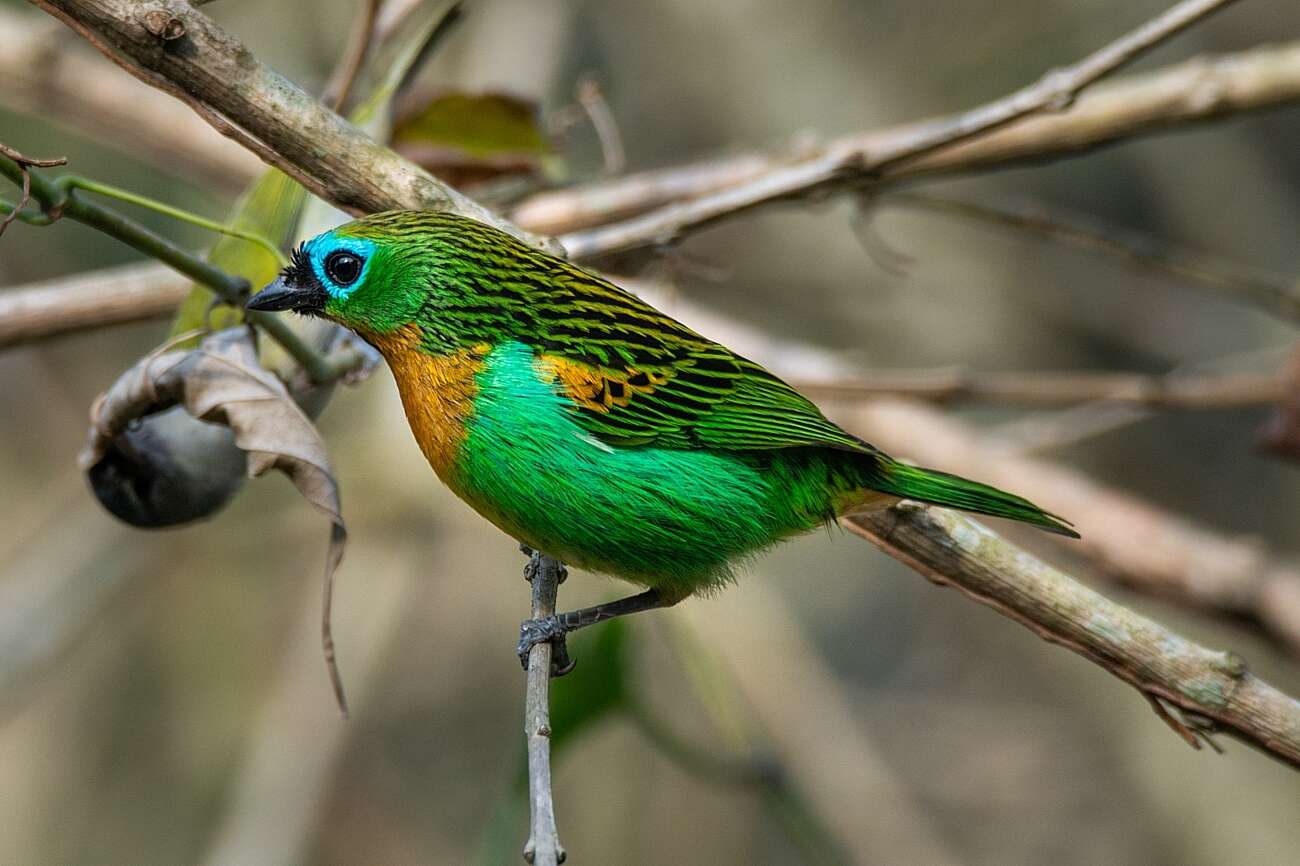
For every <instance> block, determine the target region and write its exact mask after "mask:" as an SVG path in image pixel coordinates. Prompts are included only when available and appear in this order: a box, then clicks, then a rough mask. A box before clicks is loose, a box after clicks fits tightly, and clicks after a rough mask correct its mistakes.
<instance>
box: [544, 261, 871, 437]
mask: <svg viewBox="0 0 1300 866" xmlns="http://www.w3.org/2000/svg"><path fill="white" fill-rule="evenodd" d="M557 271H558V273H557V272H552V273H551V274H549V275H548V276H549V279H548V280H547V281H546V285H547V286H548V291H547V292H546V295H547V297H546V298H545V299H544V300H542V299H535V300H534V303H533V304H532V312H533V313H534V314H535V316H536V319H535V322H536V332H535V335H534V337H533V338H532V340H531V342H532V343H533V345H534V346H535V347H536V348H537V350H538V354H539V355H540V357H541V359H542V361H543V366H544V368H545V369H549V370H550V371H551V373H552V375H554V376H555V379H556V380H557V382H558V383H559V384H560V387H561V391H562V393H564V394H565V395H566V396H568V397H569V398H570V399H571V400H572V401H573V406H574V411H575V414H576V416H577V418H578V420H579V423H581V424H582V425H583V426H584V427H586V428H587V429H588V430H589V431H591V432H592V433H593V434H594V435H596V436H597V437H599V438H601V439H603V440H605V441H608V442H611V443H615V444H621V445H638V444H654V445H658V446H661V447H666V448H691V447H699V446H704V447H711V448H724V449H728V450H734V451H749V450H767V449H772V448H789V447H794V446H801V445H803V446H807V445H813V446H817V445H820V446H828V447H833V448H840V449H845V450H850V451H860V452H864V453H875V449H873V448H871V446H869V445H867V444H866V443H864V442H862V441H861V440H859V439H857V438H855V437H853V436H851V435H849V434H848V433H845V432H844V431H843V430H841V429H840V428H839V427H837V426H836V425H835V424H833V423H831V422H830V421H829V420H827V419H826V417H825V416H823V415H822V413H821V412H820V411H819V410H818V409H817V407H816V406H814V405H813V404H812V403H811V402H809V401H808V400H807V399H806V398H804V397H803V396H802V395H800V394H799V393H797V392H796V391H795V390H794V389H793V388H791V387H790V386H789V385H787V384H786V383H785V382H782V381H781V380H780V379H778V378H777V377H776V376H773V375H772V374H771V373H769V372H768V371H767V370H765V369H763V368H762V367H761V366H759V365H758V364H756V363H754V362H753V361H750V360H748V359H746V358H742V357H740V356H739V355H737V354H735V353H734V352H732V351H731V350H730V349H728V348H726V347H725V346H722V345H720V344H718V343H715V342H713V341H712V340H709V339H706V338H705V337H702V336H700V335H699V334H697V333H695V332H694V331H692V330H691V329H689V328H687V327H686V326H685V325H683V324H681V323H680V322H678V321H676V320H675V319H672V318H671V317H669V316H667V315H665V314H663V313H661V312H659V311H658V310H656V309H655V308H654V307H651V306H650V305H649V304H647V303H645V302H644V301H642V300H640V299H639V298H637V297H635V296H633V295H631V294H629V293H627V292H625V291H623V290H622V289H620V288H618V287H617V286H614V285H613V284H611V283H608V282H606V281H604V280H601V279H599V278H598V277H595V276H593V275H591V274H588V273H586V272H584V271H581V270H579V269H577V268H574V267H572V266H569V265H567V264H563V263H560V266H558V267H557Z"/></svg>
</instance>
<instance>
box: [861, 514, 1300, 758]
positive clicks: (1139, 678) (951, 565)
mask: <svg viewBox="0 0 1300 866" xmlns="http://www.w3.org/2000/svg"><path fill="white" fill-rule="evenodd" d="M840 523H841V525H842V526H844V528H845V529H847V530H849V531H850V532H852V533H854V534H855V535H860V536H862V537H863V538H865V539H867V540H868V541H870V542H871V543H872V544H875V545H876V546H877V547H879V548H880V549H881V550H883V551H885V552H886V553H888V554H889V555H890V556H892V557H894V558H895V559H897V560H898V561H900V562H902V563H903V564H905V565H907V566H908V567H910V568H912V569H915V570H916V571H919V572H920V573H921V574H923V575H925V576H926V577H927V578H929V579H930V580H931V581H933V582H934V583H937V584H939V585H940V586H952V587H955V588H956V589H958V590H960V591H961V592H962V593H963V594H964V595H966V596H967V597H968V598H971V599H973V600H974V601H977V602H979V603H980V604H983V605H987V606H988V607H991V608H993V609H994V610H996V611H997V612H998V613H1000V614H1002V615H1003V616H1006V617H1008V618H1010V619H1013V620H1015V621H1017V622H1019V623H1020V624H1021V625H1023V626H1025V627H1026V628H1028V629H1029V630H1030V631H1032V632H1034V634H1036V635H1038V636H1039V637H1041V638H1043V639H1044V640H1046V641H1050V642H1051V643H1054V644H1057V645H1059V646H1063V647H1066V648H1067V649H1070V650H1072V651H1074V652H1076V653H1078V654H1079V655H1081V656H1083V657H1084V658H1086V659H1088V660H1089V661H1091V662H1093V663H1095V664H1097V665H1100V666H1101V667H1103V668H1105V669H1106V670H1107V671H1109V672H1110V673H1112V674H1114V675H1115V676H1116V677H1118V678H1119V679H1121V680H1123V681H1124V682H1127V683H1129V684H1130V685H1132V686H1133V687H1134V688H1136V689H1137V690H1138V691H1139V692H1141V693H1142V694H1143V695H1144V696H1145V697H1148V698H1150V699H1152V700H1153V701H1155V700H1159V701H1163V702H1164V703H1165V704H1168V705H1170V706H1173V707H1177V708H1178V709H1179V710H1181V711H1182V713H1183V714H1184V718H1183V719H1174V718H1173V717H1172V716H1170V715H1169V714H1168V713H1167V712H1166V711H1164V708H1163V707H1162V708H1161V712H1160V715H1161V718H1162V719H1164V720H1165V721H1166V722H1167V723H1170V725H1171V727H1174V729H1175V730H1176V731H1178V732H1179V733H1180V734H1181V735H1183V736H1184V738H1185V739H1187V738H1189V737H1190V739H1189V742H1190V743H1191V744H1192V745H1193V746H1197V745H1198V743H1197V737H1196V735H1197V733H1212V732H1214V731H1219V730H1221V731H1223V732H1224V733H1227V734H1230V735H1231V736H1233V737H1236V738H1237V739H1239V740H1241V741H1243V742H1245V743H1249V744H1250V745H1252V746H1254V747H1255V748H1257V749H1259V750H1260V751H1262V752H1264V753H1265V754H1267V755H1270V756H1272V757H1274V758H1276V759H1278V760H1279V761H1282V762H1283V763H1286V764H1289V765H1290V766H1292V767H1295V768H1297V769H1300V702H1298V701H1296V700H1294V699H1293V698H1290V697H1287V696H1286V695H1284V694H1282V693H1281V692H1279V691H1278V690H1277V689H1275V688H1273V687H1272V686H1270V685H1269V684H1268V683H1266V682H1264V681H1263V680H1260V679H1259V678H1257V677H1255V676H1254V675H1252V674H1251V673H1250V672H1249V671H1247V670H1246V663H1245V662H1244V661H1243V660H1242V659H1241V658H1240V657H1239V656H1237V655H1235V654H1233V653H1230V652H1216V651H1214V650H1209V649H1206V648H1205V647H1202V646H1200V645H1198V644H1195V643H1193V642H1191V641H1189V640H1187V639H1185V638H1183V637H1181V636H1179V635H1177V634H1174V633H1173V632H1171V631H1169V630H1168V629H1166V628H1164V627H1163V626H1161V625H1160V624H1158V623H1156V622H1154V621H1153V620H1150V619H1147V618H1146V617H1144V616H1141V615H1139V614H1137V613H1134V612H1133V611H1131V610H1128V609H1127V608H1124V607H1121V606H1120V605H1118V604H1115V603H1114V602H1112V601H1110V600H1109V599H1107V598H1105V597H1103V596H1101V595H1099V594H1098V593H1096V592H1094V591H1092V590H1091V589H1088V588H1087V587H1086V586H1084V585H1083V584H1081V583H1078V582H1077V581H1075V580H1072V579H1071V578H1069V577H1067V576H1066V575H1065V574H1063V573H1061V572H1059V571H1057V570H1056V569H1054V568H1052V567H1051V566H1049V565H1047V564H1045V563H1043V562H1041V561H1039V560H1037V559H1035V558H1034V557H1032V556H1030V555H1029V554H1027V553H1026V552H1025V551H1023V550H1021V549H1020V548H1018V547H1015V546H1014V545H1012V544H1009V543H1007V542H1006V541H1004V540H1002V539H1001V538H1000V537H998V536H997V535H995V534H994V533H993V532H991V531H990V530H988V529H986V528H985V527H983V526H981V525H980V524H978V523H976V522H975V521H973V520H971V519H970V518H968V517H964V516H962V515H960V514H956V513H955V512H951V511H944V510H941V509H926V508H921V507H916V506H910V507H909V506H899V507H895V508H891V509H889V510H887V511H882V512H875V513H872V514H861V515H854V516H852V517H846V518H843V519H842V520H841V521H840ZM1201 720H1209V721H1210V722H1211V725H1209V726H1207V725H1206V724H1205V722H1203V721H1201Z"/></svg>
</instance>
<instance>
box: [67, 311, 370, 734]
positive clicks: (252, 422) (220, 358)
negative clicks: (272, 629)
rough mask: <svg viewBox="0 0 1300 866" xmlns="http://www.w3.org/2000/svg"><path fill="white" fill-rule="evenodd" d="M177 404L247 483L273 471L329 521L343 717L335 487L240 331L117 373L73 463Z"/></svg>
mask: <svg viewBox="0 0 1300 866" xmlns="http://www.w3.org/2000/svg"><path fill="white" fill-rule="evenodd" d="M177 404H179V405H182V406H184V407H185V410H186V411H187V412H188V413H189V414H190V415H192V416H193V417H195V418H197V419H199V420H200V421H206V422H208V423H211V424H218V425H221V426H224V427H228V428H230V430H231V431H232V432H233V433H234V436H235V444H236V445H237V446H238V447H239V448H240V449H241V450H242V451H244V452H246V453H247V454H248V474H249V476H250V477H257V476H259V475H262V474H263V473H265V472H267V471H269V470H271V469H278V470H279V471H281V472H283V473H284V474H285V475H287V476H288V477H289V479H290V481H292V482H293V485H294V486H295V487H296V488H298V492H299V493H301V494H302V496H303V498H305V499H306V500H307V501H308V502H310V503H311V504H312V505H313V506H315V507H316V508H317V509H318V510H320V511H321V512H323V513H324V514H325V515H326V516H327V517H329V519H330V523H331V529H330V542H329V551H328V554H327V556H326V563H325V589H324V611H323V619H322V623H321V638H322V644H323V646H324V650H325V659H326V663H327V664H328V665H329V670H330V678H331V681H332V684H333V686H334V692H335V697H336V698H337V699H338V702H339V709H340V710H341V711H343V712H344V714H346V713H347V704H346V701H345V700H344V696H343V687H342V682H341V681H340V678H339V674H338V669H337V667H336V666H335V663H334V645H333V640H332V639H331V636H330V596H331V592H332V588H333V582H334V572H335V570H336V569H337V568H338V564H339V562H340V561H341V560H342V558H343V548H344V544H345V543H346V541H347V529H346V527H345V526H344V523H343V514H342V510H341V507H340V504H339V489H338V482H337V481H336V480H335V477H334V470H333V467H332V466H331V465H330V461H329V455H328V454H327V452H326V450H325V443H324V442H323V441H322V440H321V437H320V434H319V432H317V430H316V427H315V425H314V424H312V422H311V419H310V418H308V417H307V415H306V414H305V413H304V412H303V410H302V409H300V408H299V407H298V404H297V403H295V402H294V400H293V397H292V396H291V395H290V394H289V391H288V389H286V387H285V385H284V383H283V382H281V381H280V379H279V378H277V377H276V376H275V374H274V373H271V372H270V371H268V370H266V369H265V368H263V367H261V366H260V365H259V364H258V360H257V348H256V346H255V345H254V343H253V338H252V335H251V334H250V332H249V330H248V329H247V328H243V327H240V328H232V329H230V330H227V331H221V332H219V333H216V334H213V335H211V336H209V337H207V338H205V339H204V340H203V342H202V343H200V344H199V346H198V348H196V349H187V350H175V351H167V352H162V353H154V354H151V355H149V356H147V357H145V358H143V359H142V360H141V361H139V362H138V363H137V364H136V365H135V366H133V367H131V368H130V369H129V370H127V371H126V372H125V373H123V374H122V375H121V376H120V377H119V378H118V380H117V381H116V382H114V383H113V385H112V387H110V388H109V389H108V391H106V392H105V393H104V394H102V395H100V397H99V399H97V400H96V401H95V404H94V406H93V407H92V408H91V419H90V420H91V426H90V434H89V438H88V440H87V442H86V446H85V448H84V449H83V451H82V453H81V455H80V458H79V462H80V464H81V467H82V469H83V470H89V469H90V467H92V466H93V465H95V464H96V463H97V462H99V460H100V458H102V457H103V456H104V454H105V453H106V452H107V451H108V448H109V446H110V444H111V443H112V441H113V439H114V438H115V437H117V436H118V435H119V434H121V433H122V432H124V431H125V430H126V429H127V426H128V425H129V424H131V423H132V422H133V421H134V420H135V419H137V418H142V417H144V416H145V415H148V414H151V413H154V412H158V411H161V410H164V409H167V408H169V407H171V406H173V405H177Z"/></svg>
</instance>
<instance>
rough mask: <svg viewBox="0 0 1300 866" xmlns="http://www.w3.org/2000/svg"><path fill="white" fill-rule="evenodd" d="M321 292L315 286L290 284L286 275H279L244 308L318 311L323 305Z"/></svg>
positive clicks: (249, 300) (268, 310) (269, 311)
mask: <svg viewBox="0 0 1300 866" xmlns="http://www.w3.org/2000/svg"><path fill="white" fill-rule="evenodd" d="M320 294H321V292H320V291H319V290H318V289H317V288H316V287H315V286H307V287H299V286H296V285H290V284H289V283H288V282H286V280H285V278H284V276H280V277H278V278H277V279H276V280H275V281H274V282H272V283H271V284H270V285H269V286H267V287H266V288H264V289H262V291H260V292H258V293H257V294H256V295H253V297H251V298H249V299H248V303H246V304H244V308H245V309H248V310H262V311H265V312H268V313H274V312H278V311H280V310H296V311H298V312H300V313H317V312H320V310H321V307H322V306H323V303H322V301H323V300H324V299H323V298H321V297H319V295H320Z"/></svg>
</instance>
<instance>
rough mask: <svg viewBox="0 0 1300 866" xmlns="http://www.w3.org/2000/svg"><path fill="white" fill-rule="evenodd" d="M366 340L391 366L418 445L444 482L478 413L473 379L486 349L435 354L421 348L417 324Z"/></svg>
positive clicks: (482, 347)
mask: <svg viewBox="0 0 1300 866" xmlns="http://www.w3.org/2000/svg"><path fill="white" fill-rule="evenodd" d="M363 336H364V337H365V338H366V340H367V341H368V342H370V343H371V344H372V345H373V346H374V347H375V348H376V349H378V350H379V352H380V354H382V355H383V356H384V360H386V361H387V362H388V367H389V369H391V370H392V371H393V378H394V379H395V380H396V381H397V391H398V393H399V394H400V395H401V397H402V406H403V408H404V409H405V410H406V420H407V422H408V423H409V424H410V425H411V432H412V433H414V434H415V441H416V442H417V443H419V445H420V450H421V451H423V452H424V456H425V459H427V460H428V461H429V465H430V466H432V467H433V471H435V472H437V473H438V476H439V477H440V478H442V479H443V480H444V481H446V480H447V476H448V473H449V472H450V471H451V469H452V468H453V466H454V464H455V460H456V455H457V453H458V452H459V450H460V444H461V442H462V441H464V439H465V433H466V428H465V422H466V421H467V420H468V418H469V416H470V415H471V414H472V413H473V411H474V395H475V393H477V390H478V383H477V381H476V379H475V374H476V373H478V371H479V370H481V369H482V367H483V358H484V356H485V355H487V353H488V348H489V347H488V345H487V344H486V343H483V344H481V345H478V346H474V347H473V348H470V349H462V350H460V351H458V352H455V353H452V354H448V355H431V354H429V353H428V352H426V351H424V350H423V349H422V348H421V346H420V330H419V328H418V327H417V326H415V325H407V326H406V327H404V328H400V329H399V330H397V331H394V332H392V333H388V334H364V335H363Z"/></svg>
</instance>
